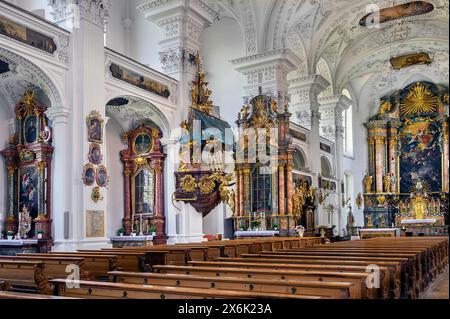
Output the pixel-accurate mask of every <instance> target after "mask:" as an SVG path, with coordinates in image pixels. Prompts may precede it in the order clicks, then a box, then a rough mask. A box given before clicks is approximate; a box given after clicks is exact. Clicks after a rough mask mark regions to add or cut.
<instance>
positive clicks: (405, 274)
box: [244, 251, 417, 298]
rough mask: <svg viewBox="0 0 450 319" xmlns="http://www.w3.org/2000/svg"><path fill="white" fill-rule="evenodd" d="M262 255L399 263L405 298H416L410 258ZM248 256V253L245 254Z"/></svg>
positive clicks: (352, 261) (278, 252) (302, 258)
mask: <svg viewBox="0 0 450 319" xmlns="http://www.w3.org/2000/svg"><path fill="white" fill-rule="evenodd" d="M261 255H262V256H266V258H283V259H297V260H305V261H306V260H313V261H316V262H319V261H320V260H330V261H333V262H335V263H341V264H355V262H357V261H359V262H361V264H366V265H378V264H379V265H382V264H383V263H384V262H392V263H393V265H395V264H396V263H397V266H398V267H400V270H398V269H397V271H396V274H397V276H395V277H396V278H397V280H398V274H399V271H400V276H401V279H400V280H401V294H402V297H403V298H414V297H415V296H416V295H415V289H412V287H415V286H416V285H417V279H416V277H415V268H414V267H413V265H412V264H411V263H408V258H396V257H370V256H365V257H364V256H320V255H318V256H308V255H296V254H295V253H284V252H283V251H277V252H262V253H261ZM244 256H248V255H244Z"/></svg>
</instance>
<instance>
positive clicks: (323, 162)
mask: <svg viewBox="0 0 450 319" xmlns="http://www.w3.org/2000/svg"><path fill="white" fill-rule="evenodd" d="M320 166H321V174H322V176H323V177H332V176H333V171H332V169H331V165H330V161H329V160H328V159H327V158H326V157H324V156H322V157H321V158H320Z"/></svg>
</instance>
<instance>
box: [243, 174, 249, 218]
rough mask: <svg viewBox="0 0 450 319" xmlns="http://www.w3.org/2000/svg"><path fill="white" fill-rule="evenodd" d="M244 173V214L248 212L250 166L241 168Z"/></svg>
mask: <svg viewBox="0 0 450 319" xmlns="http://www.w3.org/2000/svg"><path fill="white" fill-rule="evenodd" d="M243 174H244V215H245V214H246V213H249V212H250V209H251V203H250V167H245V168H244V169H243Z"/></svg>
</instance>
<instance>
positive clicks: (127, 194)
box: [123, 168, 132, 235]
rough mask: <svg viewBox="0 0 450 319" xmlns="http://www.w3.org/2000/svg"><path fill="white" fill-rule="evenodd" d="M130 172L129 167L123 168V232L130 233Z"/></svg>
mask: <svg viewBox="0 0 450 319" xmlns="http://www.w3.org/2000/svg"><path fill="white" fill-rule="evenodd" d="M131 174H132V170H131V169H130V168H125V170H124V172H123V175H124V181H125V185H124V186H125V210H124V218H123V226H124V229H125V234H126V235H130V234H131V229H132V220H131V181H130V178H131Z"/></svg>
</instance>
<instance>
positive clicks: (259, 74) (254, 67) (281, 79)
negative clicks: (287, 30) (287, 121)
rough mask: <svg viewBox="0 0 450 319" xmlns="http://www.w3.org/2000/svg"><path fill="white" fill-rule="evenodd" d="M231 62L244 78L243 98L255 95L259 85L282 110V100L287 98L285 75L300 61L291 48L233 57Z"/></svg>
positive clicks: (287, 85)
mask: <svg viewBox="0 0 450 319" xmlns="http://www.w3.org/2000/svg"><path fill="white" fill-rule="evenodd" d="M231 63H232V64H233V66H234V68H235V69H236V71H238V72H240V73H242V75H244V77H245V79H246V85H245V87H244V94H245V96H244V99H249V98H253V97H255V96H257V95H258V94H259V87H261V88H262V90H263V94H267V95H270V96H272V97H274V98H276V99H277V100H278V106H279V108H280V111H281V112H283V111H284V109H283V107H284V101H285V99H286V98H289V96H288V89H289V83H288V81H287V75H288V73H289V72H291V71H294V70H296V69H297V67H298V66H299V65H300V63H301V61H300V59H299V58H298V57H297V56H296V55H295V54H294V53H293V52H292V51H291V50H289V49H278V50H274V51H269V52H264V53H259V54H255V55H250V56H246V57H243V58H239V59H235V60H233V61H231Z"/></svg>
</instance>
